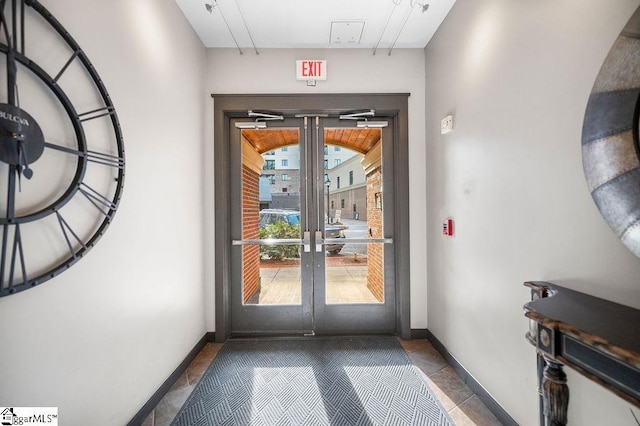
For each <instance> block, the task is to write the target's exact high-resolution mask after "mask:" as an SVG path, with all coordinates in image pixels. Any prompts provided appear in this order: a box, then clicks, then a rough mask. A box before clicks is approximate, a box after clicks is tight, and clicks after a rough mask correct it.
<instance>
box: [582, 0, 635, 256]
mask: <svg viewBox="0 0 640 426" xmlns="http://www.w3.org/2000/svg"><path fill="white" fill-rule="evenodd" d="M639 107H640V8H638V9H637V10H636V12H635V13H634V14H633V16H632V17H631V19H630V20H629V22H628V23H627V25H626V26H625V27H624V29H623V30H622V32H621V33H620V35H619V36H618V38H617V39H616V41H615V43H614V45H613V47H612V48H611V50H610V51H609V54H608V55H607V57H606V59H605V61H604V64H603V65H602V68H601V69H600V73H599V74H598V77H597V78H596V81H595V83H594V85H593V90H592V92H591V95H590V97H589V102H588V104H587V110H586V112H585V117H584V124H583V129H582V164H583V168H584V174H585V177H586V180H587V185H588V187H589V191H591V196H592V197H593V200H594V201H595V203H596V205H597V207H598V209H599V210H600V213H601V214H602V216H603V217H604V219H605V220H606V221H607V223H608V224H609V226H611V228H612V229H613V230H614V232H615V233H616V235H618V237H619V238H620V239H621V241H622V242H623V243H624V245H625V246H627V248H629V250H631V251H632V252H633V253H634V254H635V255H636V256H638V257H640V144H639V143H638V133H639V129H638V117H639V113H640V109H639Z"/></svg>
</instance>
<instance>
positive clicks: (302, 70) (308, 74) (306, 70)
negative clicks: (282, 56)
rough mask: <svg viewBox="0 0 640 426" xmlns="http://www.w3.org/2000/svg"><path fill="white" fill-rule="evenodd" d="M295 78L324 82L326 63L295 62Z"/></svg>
mask: <svg viewBox="0 0 640 426" xmlns="http://www.w3.org/2000/svg"><path fill="white" fill-rule="evenodd" d="M296 77H297V79H298V80H326V79H327V61H317V60H307V59H304V60H300V61H296Z"/></svg>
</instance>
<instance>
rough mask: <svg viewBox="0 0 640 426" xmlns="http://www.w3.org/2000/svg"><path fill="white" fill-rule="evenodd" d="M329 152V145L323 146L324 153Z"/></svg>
mask: <svg viewBox="0 0 640 426" xmlns="http://www.w3.org/2000/svg"><path fill="white" fill-rule="evenodd" d="M327 154H329V147H328V146H326V145H325V146H324V155H327Z"/></svg>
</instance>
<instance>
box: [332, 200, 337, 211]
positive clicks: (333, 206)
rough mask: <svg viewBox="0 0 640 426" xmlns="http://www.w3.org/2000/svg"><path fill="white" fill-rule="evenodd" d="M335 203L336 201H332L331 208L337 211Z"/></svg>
mask: <svg viewBox="0 0 640 426" xmlns="http://www.w3.org/2000/svg"><path fill="white" fill-rule="evenodd" d="M333 201H334V200H331V208H332V209H335V208H336V206H335V203H334V202H333Z"/></svg>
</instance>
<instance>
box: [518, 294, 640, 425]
mask: <svg viewBox="0 0 640 426" xmlns="http://www.w3.org/2000/svg"><path fill="white" fill-rule="evenodd" d="M524 285H525V286H527V287H530V288H531V300H532V301H531V302H529V303H527V304H526V305H524V312H525V316H526V317H527V318H529V319H530V321H531V322H530V328H529V332H528V333H527V339H528V340H529V342H531V344H533V345H534V346H535V347H536V350H537V353H538V385H539V388H540V394H541V401H540V408H541V424H544V425H547V426H561V425H566V424H567V407H568V404H569V388H568V386H567V378H566V375H565V374H564V371H563V370H562V367H563V365H566V366H568V367H570V368H572V369H574V370H576V371H577V372H579V373H581V374H582V375H584V376H586V377H588V378H589V379H591V380H593V381H594V382H596V383H599V384H601V385H602V386H604V387H605V388H607V389H609V390H611V391H612V392H614V393H616V394H617V395H619V396H620V397H621V398H624V399H625V400H627V401H628V402H630V403H632V404H634V405H635V406H636V407H640V310H638V309H633V308H630V307H628V306H624V305H620V304H618V303H613V302H609V301H607V300H603V299H599V298H597V297H593V296H589V295H587V294H584V293H580V292H577V291H574V290H569V289H567V288H564V287H560V286H558V285H555V284H552V283H548V282H544V281H532V282H526V283H524ZM543 422H544V423H543Z"/></svg>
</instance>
